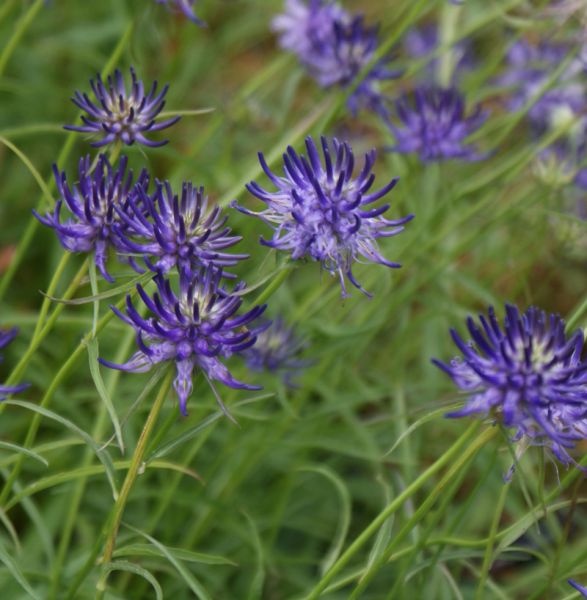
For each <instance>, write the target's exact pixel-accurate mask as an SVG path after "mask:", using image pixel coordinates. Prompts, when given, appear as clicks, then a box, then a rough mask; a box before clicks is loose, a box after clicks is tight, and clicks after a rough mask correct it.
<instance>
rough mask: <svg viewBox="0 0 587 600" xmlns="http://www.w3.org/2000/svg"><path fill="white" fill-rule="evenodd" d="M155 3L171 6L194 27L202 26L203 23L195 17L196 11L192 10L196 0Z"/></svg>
mask: <svg viewBox="0 0 587 600" xmlns="http://www.w3.org/2000/svg"><path fill="white" fill-rule="evenodd" d="M155 2H157V4H165V5H166V6H169V5H171V6H172V7H173V8H175V9H176V10H177V11H179V12H181V13H182V14H183V15H184V16H185V17H187V18H188V19H189V20H190V21H192V22H193V23H195V24H196V25H200V26H203V25H204V23H203V21H201V20H200V19H198V17H196V9H195V8H194V7H195V4H196V0H155Z"/></svg>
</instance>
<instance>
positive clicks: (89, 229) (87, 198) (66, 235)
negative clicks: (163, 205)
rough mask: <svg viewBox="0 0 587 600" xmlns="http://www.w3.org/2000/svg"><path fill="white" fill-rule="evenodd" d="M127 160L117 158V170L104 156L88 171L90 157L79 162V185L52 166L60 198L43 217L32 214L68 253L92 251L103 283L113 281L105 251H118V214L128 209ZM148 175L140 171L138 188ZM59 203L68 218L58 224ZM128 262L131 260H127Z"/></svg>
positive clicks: (130, 178) (130, 177) (130, 181)
mask: <svg viewBox="0 0 587 600" xmlns="http://www.w3.org/2000/svg"><path fill="white" fill-rule="evenodd" d="M127 162H128V160H127V158H126V157H124V156H123V157H122V158H121V159H120V162H119V165H118V168H117V169H114V167H113V166H112V165H111V164H110V162H109V160H108V159H107V158H106V156H104V155H100V157H99V158H98V163H97V165H96V168H95V170H94V171H93V172H92V161H91V158H90V156H89V155H88V156H86V157H85V158H81V159H80V161H79V182H78V183H77V184H74V185H72V186H70V185H69V183H68V181H67V176H66V174H65V172H60V171H59V170H58V168H57V165H53V173H54V175H55V181H56V183H57V189H58V191H59V195H60V198H59V200H58V201H57V203H56V204H55V208H54V210H53V212H52V213H48V214H47V215H46V216H45V217H42V216H40V215H39V214H38V213H37V212H36V211H33V212H34V214H35V216H36V217H37V219H39V221H41V223H43V224H44V225H47V226H48V227H52V228H53V229H55V231H56V233H57V236H58V237H59V241H60V242H61V245H62V246H63V247H64V248H65V249H66V250H69V251H70V252H93V253H94V262H95V264H96V266H97V267H98V270H99V271H100V273H101V274H102V276H103V277H104V279H106V280H107V281H110V282H112V281H114V279H113V278H112V276H111V275H110V274H109V273H108V271H107V269H106V261H107V258H108V249H109V248H110V247H116V248H119V242H118V240H119V239H120V238H121V231H122V230H123V229H124V223H122V222H121V220H120V214H121V213H122V212H124V211H126V210H128V207H129V196H130V195H131V193H132V190H133V173H132V171H131V170H129V171H128V173H127V172H126V166H127ZM148 182H149V175H148V173H147V171H146V170H143V171H142V172H141V174H140V175H139V177H138V179H137V184H138V185H139V186H145V185H148ZM63 202H65V204H67V207H68V208H69V210H70V211H71V213H72V215H71V218H69V219H68V220H67V221H65V222H61V208H62V206H63ZM131 262H132V259H131Z"/></svg>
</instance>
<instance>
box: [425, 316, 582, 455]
mask: <svg viewBox="0 0 587 600" xmlns="http://www.w3.org/2000/svg"><path fill="white" fill-rule="evenodd" d="M505 311H506V316H505V319H504V321H503V326H501V325H500V323H499V321H498V320H497V317H496V316H495V311H494V309H493V308H489V311H488V315H487V317H485V316H484V315H480V316H479V323H480V326H479V325H477V324H476V323H475V321H474V320H473V319H472V318H469V319H468V320H467V327H468V330H469V333H470V335H471V341H470V342H465V341H464V340H463V339H462V338H461V337H460V336H459V334H458V333H457V332H456V331H455V330H452V331H451V334H452V338H453V340H454V342H455V344H456V345H457V347H458V349H459V350H460V351H461V352H462V355H463V357H462V359H458V358H457V359H455V360H453V361H452V363H451V364H445V363H443V362H441V361H439V360H434V363H435V364H436V365H437V366H438V367H440V368H441V369H442V370H443V371H445V372H446V373H448V375H449V376H450V377H451V378H452V380H453V381H454V383H455V384H456V385H457V387H458V388H460V389H461V390H462V391H463V392H465V393H466V395H467V400H466V402H465V406H464V407H463V408H462V409H461V410H459V411H457V412H453V413H449V415H448V416H450V417H464V416H467V415H471V414H475V413H480V414H484V415H487V414H490V413H491V414H494V415H495V416H496V417H499V418H500V419H501V420H502V421H503V424H504V426H505V427H507V428H512V429H514V430H515V433H514V438H513V439H514V441H519V440H522V439H523V440H524V441H526V442H529V443H531V444H535V445H540V446H546V447H549V448H550V449H551V450H552V451H553V453H554V455H555V456H556V457H557V458H558V459H559V460H560V461H561V462H562V463H564V464H569V463H571V462H574V461H573V459H572V457H571V456H570V454H569V452H568V450H569V449H570V448H573V447H574V444H575V442H576V441H578V440H582V439H585V438H586V437H587V361H584V360H582V358H581V351H582V349H583V332H582V331H581V330H578V331H576V332H575V333H574V334H573V335H572V336H570V337H569V338H567V336H566V335H565V323H564V321H563V320H562V319H561V318H560V317H559V316H558V315H555V314H551V315H547V314H546V313H545V312H544V311H541V310H539V309H537V308H534V307H531V308H529V309H528V310H526V312H525V313H523V314H520V312H519V311H518V309H517V308H516V307H515V306H513V305H506V307H505Z"/></svg>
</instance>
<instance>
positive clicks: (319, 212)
mask: <svg viewBox="0 0 587 600" xmlns="http://www.w3.org/2000/svg"><path fill="white" fill-rule="evenodd" d="M306 149H307V152H308V158H306V157H305V156H300V155H298V154H297V153H296V152H295V150H294V149H293V148H291V147H289V148H288V149H287V152H286V153H285V154H284V155H283V162H284V177H279V176H277V175H274V174H273V173H272V172H271V170H270V169H269V167H268V166H267V163H266V162H265V158H264V157H263V154H259V160H260V162H261V166H262V167H263V170H264V171H265V173H266V175H267V177H269V179H270V180H271V182H272V183H273V185H274V186H275V187H276V188H277V191H275V192H270V191H266V190H264V189H263V188H262V187H261V186H260V185H258V184H257V183H256V182H252V183H250V184H249V185H248V186H247V189H248V190H249V192H251V193H252V194H253V195H254V196H256V197H257V198H259V199H260V200H262V201H263V202H264V203H265V204H266V205H267V208H266V209H265V210H263V211H262V212H259V213H255V212H252V211H249V210H247V209H245V208H242V207H238V206H237V208H238V209H239V210H240V211H241V212H243V213H245V214H249V215H253V216H256V217H259V218H260V219H261V220H263V221H264V222H265V223H267V224H268V225H270V226H271V227H273V232H274V233H273V237H272V238H271V240H269V241H267V240H264V239H261V243H262V244H264V245H266V246H269V247H271V248H275V249H277V250H285V251H287V252H290V253H291V257H292V258H293V259H294V260H297V259H300V258H303V257H306V256H307V257H310V258H311V259H313V260H316V261H319V262H320V263H321V264H322V266H323V268H324V269H326V270H327V271H328V272H330V273H331V274H333V275H334V274H335V273H336V274H338V276H339V278H340V283H341V286H342V295H343V297H344V296H347V292H346V287H345V277H346V278H348V279H349V281H350V282H351V283H352V284H353V285H354V286H355V287H357V288H358V289H360V290H361V291H362V292H364V293H367V292H366V291H365V290H364V289H363V288H362V287H361V285H360V284H359V283H358V282H357V280H356V279H355V278H354V276H353V273H352V270H351V269H352V265H353V262H355V261H359V260H361V259H363V260H365V261H370V262H375V263H379V264H382V265H386V266H388V267H394V268H395V267H399V266H400V265H398V264H397V263H393V262H389V261H388V260H386V259H385V258H384V257H383V256H382V255H381V254H380V252H379V249H378V247H377V238H381V237H392V236H394V235H397V234H398V233H400V232H401V231H403V229H404V227H403V225H404V224H405V223H407V222H408V221H410V220H411V219H412V218H413V215H408V216H407V217H403V218H400V219H396V220H393V221H390V220H387V219H385V218H383V217H382V215H383V213H385V212H386V211H387V209H388V208H389V204H384V205H382V206H378V207H372V206H371V205H372V204H373V203H374V202H376V201H377V200H379V199H380V198H383V197H384V196H385V195H386V194H388V193H389V192H390V191H391V190H392V189H393V187H394V186H395V184H396V183H397V179H393V180H392V181H390V182H389V183H388V184H387V185H385V186H384V187H383V188H382V189H380V190H378V191H376V192H371V193H368V192H369V189H370V188H371V186H372V185H373V182H374V180H375V175H373V174H372V173H371V170H372V168H373V164H374V162H375V157H376V152H375V150H372V151H371V152H369V153H367V154H366V155H365V159H364V166H363V168H362V170H361V172H360V173H359V175H358V177H356V178H354V177H353V171H354V166H355V158H354V156H353V151H352V149H351V147H350V146H349V144H347V143H340V142H339V141H338V140H336V139H333V140H332V142H331V143H329V142H328V141H327V139H326V138H324V137H323V138H322V153H323V156H324V165H323V164H322V162H321V159H320V155H319V153H318V150H317V148H316V145H315V143H314V141H313V140H312V138H307V139H306Z"/></svg>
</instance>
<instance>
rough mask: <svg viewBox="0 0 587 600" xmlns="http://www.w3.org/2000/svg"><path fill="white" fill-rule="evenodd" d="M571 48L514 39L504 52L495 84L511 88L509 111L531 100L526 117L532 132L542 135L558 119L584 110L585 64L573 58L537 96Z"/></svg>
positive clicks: (563, 45)
mask: <svg viewBox="0 0 587 600" xmlns="http://www.w3.org/2000/svg"><path fill="white" fill-rule="evenodd" d="M570 52H571V47H570V46H567V45H566V44H557V43H551V42H541V43H539V44H537V45H531V44H529V43H528V42H527V41H525V40H520V41H517V42H516V43H515V44H513V45H512V47H511V48H510V50H509V51H508V54H507V62H508V69H507V71H506V73H505V74H504V75H503V76H502V77H501V78H500V79H499V83H501V84H502V85H506V86H509V87H512V88H513V93H512V95H511V98H510V100H509V102H508V106H509V108H510V110H512V111H517V110H520V109H522V108H523V107H525V106H527V105H528V104H530V103H532V106H531V107H530V109H529V111H528V118H529V120H530V122H531V124H532V126H533V127H534V129H535V131H536V133H538V134H542V133H544V132H546V131H548V130H550V129H551V128H553V127H557V126H558V125H560V122H561V119H564V120H568V119H569V116H570V117H573V116H578V115H580V114H582V113H583V112H584V107H585V102H586V100H587V97H586V88H585V85H584V83H583V81H582V78H584V75H585V63H584V61H582V60H581V59H579V58H577V59H574V60H571V61H570V62H569V64H568V67H567V68H566V69H565V70H564V71H563V73H562V74H561V75H560V76H559V78H558V80H556V81H554V82H553V83H552V86H551V87H550V89H547V90H546V91H544V92H543V93H542V95H541V96H540V97H538V98H537V94H539V93H540V91H541V90H543V89H544V87H545V86H546V85H547V84H549V82H550V80H551V79H552V74H553V72H554V71H555V70H556V69H558V68H559V67H560V65H561V63H563V62H565V61H568V59H569V55H570Z"/></svg>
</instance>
